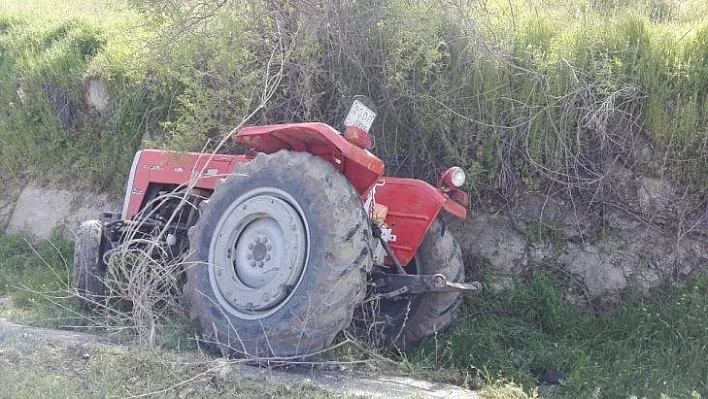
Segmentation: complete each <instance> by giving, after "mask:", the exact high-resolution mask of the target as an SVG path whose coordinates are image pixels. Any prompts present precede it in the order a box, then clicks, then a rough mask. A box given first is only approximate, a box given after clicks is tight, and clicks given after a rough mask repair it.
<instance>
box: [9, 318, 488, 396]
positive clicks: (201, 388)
mask: <svg viewBox="0 0 708 399" xmlns="http://www.w3.org/2000/svg"><path fill="white" fill-rule="evenodd" d="M0 386H3V390H2V392H0V397H98V396H101V397H106V396H111V397H140V396H158V397H193V396H222V395H223V396H234V395H237V396H259V397H263V396H266V397H269V396H291V397H295V396H297V397H299V396H308V397H312V396H315V397H387V398H397V397H400V398H404V397H426V398H428V397H431V398H434V397H446V398H474V397H477V395H476V394H474V393H473V392H471V391H467V390H464V389H461V388H458V387H455V386H451V385H446V384H435V383H429V382H425V381H417V380H413V379H409V378H401V377H381V376H373V375H363V374H353V373H351V372H341V371H339V372H333V371H322V370H308V371H298V372H287V371H278V370H271V369H261V368H257V367H252V366H246V365H242V364H241V365H240V364H236V363H233V362H228V361H226V360H223V359H211V358H207V357H205V356H203V355H201V354H197V353H168V352H158V351H144V350H141V349H138V348H133V347H129V346H121V345H116V344H111V343H108V342H106V341H104V340H102V339H101V338H99V337H97V336H95V335H89V334H84V333H75V332H68V331H60V330H49V329H43V328H36V327H28V326H23V325H19V324H15V323H11V322H8V321H7V320H5V319H2V318H0Z"/></svg>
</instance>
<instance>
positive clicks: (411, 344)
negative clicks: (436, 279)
mask: <svg viewBox="0 0 708 399" xmlns="http://www.w3.org/2000/svg"><path fill="white" fill-rule="evenodd" d="M406 271H408V272H409V273H417V274H428V275H430V274H437V273H440V274H443V275H445V277H447V279H448V280H449V281H453V282H457V283H459V282H464V280H465V271H464V265H463V262H462V252H461V251H460V246H459V244H458V243H457V240H455V237H453V236H452V233H450V231H449V230H447V229H446V228H445V226H444V225H443V223H442V222H441V221H440V220H435V221H434V222H433V224H432V225H431V226H430V228H429V229H428V232H427V233H426V235H425V238H424V240H423V243H422V244H421V245H420V247H419V248H418V252H417V253H416V255H415V258H414V259H413V260H412V261H411V264H409V265H407V266H406ZM460 304H462V293H459V292H446V293H433V292H431V293H426V294H418V295H409V296H404V297H400V298H398V299H397V300H389V299H382V300H380V301H379V303H378V310H377V312H376V316H377V319H380V320H378V321H380V322H381V326H382V327H381V328H380V330H379V331H378V336H377V337H375V338H376V341H377V342H379V343H381V344H383V345H384V346H393V347H395V348H398V349H401V350H404V351H406V350H411V349H414V348H416V347H418V346H420V345H421V344H422V343H423V342H425V340H426V339H427V338H429V337H430V336H432V335H434V334H436V333H438V332H443V331H445V330H446V329H448V328H449V327H450V326H451V325H452V322H453V321H454V319H455V317H456V315H457V312H458V310H459V308H460Z"/></svg>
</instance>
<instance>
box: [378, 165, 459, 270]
mask: <svg viewBox="0 0 708 399" xmlns="http://www.w3.org/2000/svg"><path fill="white" fill-rule="evenodd" d="M375 200H376V203H378V204H382V205H386V206H387V207H388V215H387V216H386V225H388V226H389V227H391V230H392V231H391V234H393V235H395V236H396V241H395V242H389V246H390V247H391V249H392V250H393V252H394V253H395V254H396V257H397V258H398V260H399V261H400V262H401V264H402V265H406V264H408V263H409V262H410V261H411V260H412V259H413V256H414V255H415V253H416V251H417V250H418V247H419V246H420V244H421V243H422V242H423V239H424V238H425V233H426V232H427V231H428V228H429V227H430V225H431V224H432V223H433V221H434V220H435V218H436V217H437V216H438V214H439V213H440V209H445V210H446V211H448V212H450V213H452V214H454V215H455V216H458V217H460V218H463V219H464V218H465V217H466V216H467V210H466V209H465V208H464V207H462V206H460V205H459V204H457V203H455V202H454V201H452V200H451V199H450V198H449V197H448V196H447V195H445V193H444V192H443V191H442V190H441V189H439V188H435V187H433V186H431V185H430V184H428V183H426V182H424V181H422V180H415V179H402V178H397V177H383V178H381V179H380V180H379V183H377V185H376V194H375Z"/></svg>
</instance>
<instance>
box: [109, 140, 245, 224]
mask: <svg viewBox="0 0 708 399" xmlns="http://www.w3.org/2000/svg"><path fill="white" fill-rule="evenodd" d="M247 161H248V157H246V156H245V155H221V154H216V155H214V156H211V155H210V154H200V153H176V152H168V151H159V150H142V151H138V153H136V154H135V158H134V159H133V165H132V167H131V170H130V177H129V180H128V185H127V187H126V192H125V200H124V201H123V212H122V218H123V219H130V218H132V217H133V216H135V214H137V213H138V211H140V206H141V204H142V203H143V199H144V197H145V194H146V192H147V189H148V186H149V185H150V184H151V183H152V184H155V183H157V184H175V185H178V186H179V185H183V184H187V183H189V182H190V181H191V180H192V179H195V178H196V179H197V180H196V183H195V186H194V187H195V188H202V189H207V190H213V189H214V185H215V184H216V181H217V180H218V179H220V178H224V177H226V176H228V175H230V174H231V173H232V172H233V171H234V169H235V168H236V166H237V165H238V164H239V163H243V162H247Z"/></svg>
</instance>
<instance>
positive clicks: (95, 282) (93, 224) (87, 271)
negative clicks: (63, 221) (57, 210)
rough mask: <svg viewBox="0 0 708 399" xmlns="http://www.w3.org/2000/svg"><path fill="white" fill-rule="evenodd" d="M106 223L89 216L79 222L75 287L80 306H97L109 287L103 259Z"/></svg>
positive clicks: (100, 303)
mask: <svg viewBox="0 0 708 399" xmlns="http://www.w3.org/2000/svg"><path fill="white" fill-rule="evenodd" d="M103 244H104V238H103V225H102V224H101V222H100V221H98V220H88V221H86V222H84V223H82V224H81V226H79V229H78V230H77V231H76V241H75V242H74V273H73V279H72V283H73V288H74V290H75V293H76V297H77V299H78V301H79V303H80V304H81V307H82V308H83V309H86V310H97V309H98V308H100V307H101V306H102V305H105V302H106V294H107V292H108V288H107V287H106V284H105V281H104V279H105V277H106V264H105V263H104V262H103Z"/></svg>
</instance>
